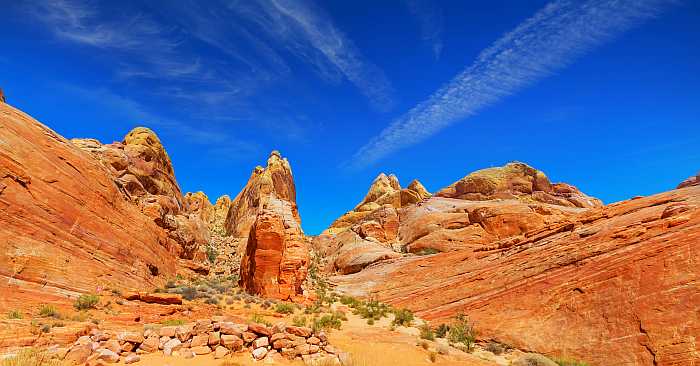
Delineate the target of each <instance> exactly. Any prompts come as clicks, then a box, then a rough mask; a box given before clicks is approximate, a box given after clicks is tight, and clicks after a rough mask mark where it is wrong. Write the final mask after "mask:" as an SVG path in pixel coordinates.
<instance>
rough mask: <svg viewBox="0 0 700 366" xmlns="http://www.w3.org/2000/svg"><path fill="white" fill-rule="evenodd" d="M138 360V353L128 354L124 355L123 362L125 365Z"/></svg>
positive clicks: (139, 358)
mask: <svg viewBox="0 0 700 366" xmlns="http://www.w3.org/2000/svg"><path fill="white" fill-rule="evenodd" d="M139 361H141V357H140V356H139V355H128V356H126V357H124V363H125V364H127V365H128V364H130V363H134V362H139Z"/></svg>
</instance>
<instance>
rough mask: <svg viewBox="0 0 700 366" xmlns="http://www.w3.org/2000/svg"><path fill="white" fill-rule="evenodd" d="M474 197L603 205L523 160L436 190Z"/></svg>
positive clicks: (586, 206)
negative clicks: (550, 177)
mask: <svg viewBox="0 0 700 366" xmlns="http://www.w3.org/2000/svg"><path fill="white" fill-rule="evenodd" d="M435 196H437V197H446V198H459V199H464V200H471V201H483V200H492V199H499V198H500V199H520V200H524V201H526V202H533V201H534V202H542V203H551V204H555V205H559V206H570V207H582V208H590V207H600V206H602V205H603V204H602V202H601V201H600V200H598V199H596V198H592V197H589V196H586V195H585V194H583V193H581V192H580V191H579V190H578V189H577V188H576V187H574V186H572V185H569V184H566V183H555V184H552V183H550V182H549V179H548V178H547V176H546V175H545V174H544V173H543V172H541V171H539V170H537V169H534V168H532V167H530V166H528V165H526V164H523V163H518V162H514V163H508V164H507V165H506V166H503V167H497V168H488V169H483V170H479V171H476V172H473V173H471V174H469V175H467V176H466V177H464V178H462V179H460V180H458V181H457V182H455V183H453V184H452V185H450V186H449V187H447V188H444V189H442V190H440V191H439V192H438V193H436V194H435Z"/></svg>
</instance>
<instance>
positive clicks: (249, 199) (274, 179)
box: [226, 151, 301, 237]
mask: <svg viewBox="0 0 700 366" xmlns="http://www.w3.org/2000/svg"><path fill="white" fill-rule="evenodd" d="M271 196H274V197H277V198H279V199H281V200H284V201H287V202H289V203H290V204H291V205H292V207H291V208H292V213H293V214H294V217H295V218H296V220H297V222H300V221H301V220H300V218H299V213H298V211H297V205H296V202H297V198H296V188H295V186H294V179H293V178H292V169H291V167H290V166H289V162H288V161H287V159H283V158H282V156H281V155H280V153H279V152H278V151H273V152H272V153H271V154H270V157H269V158H268V159H267V167H266V168H262V167H260V166H258V167H256V168H255V170H254V171H253V173H252V174H251V176H250V179H248V183H247V184H246V186H245V187H244V188H243V190H242V191H241V193H239V194H238V196H236V198H235V199H234V200H233V202H231V208H230V209H229V211H228V216H227V217H226V230H227V231H228V233H229V234H230V235H232V236H235V237H248V234H249V232H250V228H251V226H252V225H253V222H254V221H255V218H256V216H257V214H258V212H259V210H260V208H261V207H263V206H264V205H265V202H266V200H267V199H268V197H271Z"/></svg>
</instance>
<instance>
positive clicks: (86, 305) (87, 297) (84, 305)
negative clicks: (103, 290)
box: [73, 294, 100, 310]
mask: <svg viewBox="0 0 700 366" xmlns="http://www.w3.org/2000/svg"><path fill="white" fill-rule="evenodd" d="M99 302H100V297H99V296H97V295H92V294H84V295H80V297H78V299H77V300H75V302H74V303H73V307H74V308H76V309H78V310H87V309H94V308H95V307H96V306H97V304H98V303H99Z"/></svg>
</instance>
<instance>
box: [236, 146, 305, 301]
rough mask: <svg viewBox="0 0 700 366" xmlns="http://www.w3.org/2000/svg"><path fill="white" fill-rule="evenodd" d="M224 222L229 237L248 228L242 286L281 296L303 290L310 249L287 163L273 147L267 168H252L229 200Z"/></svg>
mask: <svg viewBox="0 0 700 366" xmlns="http://www.w3.org/2000/svg"><path fill="white" fill-rule="evenodd" d="M230 207H231V208H230V210H229V212H228V216H227V218H226V227H227V229H228V232H229V233H230V234H232V235H233V236H240V234H241V233H242V232H244V231H247V235H248V240H247V243H246V249H245V255H244V256H243V258H242V260H241V266H240V267H241V270H240V274H241V279H240V284H241V286H242V287H243V288H244V289H246V290H247V291H248V292H251V293H254V294H259V295H262V296H265V297H274V298H278V299H283V300H289V299H293V298H295V297H296V296H297V295H301V294H302V293H303V289H302V288H301V284H302V283H303V282H304V280H305V279H306V274H307V271H308V265H309V248H308V244H307V242H306V239H305V237H304V233H303V231H302V230H301V226H300V222H301V219H300V218H299V213H298V211H297V205H296V191H295V188H294V179H293V177H292V171H291V168H290V166H289V162H287V160H286V159H283V158H282V157H281V156H280V154H279V153H278V152H276V151H273V152H272V154H271V155H270V157H269V159H268V161H267V167H266V168H264V169H263V168H261V167H257V168H256V169H255V171H254V172H253V175H252V176H251V178H250V180H249V181H248V184H247V185H246V186H245V188H244V189H243V191H241V193H240V194H239V195H238V196H237V197H236V199H235V200H234V201H233V202H232V203H231V206H230Z"/></svg>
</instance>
